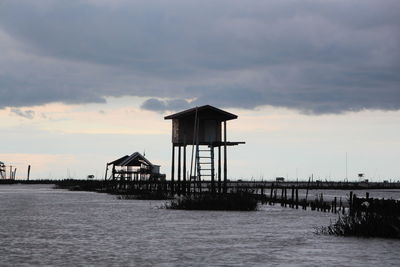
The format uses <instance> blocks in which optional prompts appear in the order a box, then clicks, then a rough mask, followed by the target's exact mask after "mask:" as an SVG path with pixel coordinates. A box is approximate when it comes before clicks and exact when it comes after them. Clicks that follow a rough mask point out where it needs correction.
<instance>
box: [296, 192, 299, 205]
mask: <svg viewBox="0 0 400 267" xmlns="http://www.w3.org/2000/svg"><path fill="white" fill-rule="evenodd" d="M298 208H299V189H298V188H296V209H298Z"/></svg>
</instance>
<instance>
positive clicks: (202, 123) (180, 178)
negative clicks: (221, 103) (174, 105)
mask: <svg viewBox="0 0 400 267" xmlns="http://www.w3.org/2000/svg"><path fill="white" fill-rule="evenodd" d="M237 117H238V116H237V115H235V114H232V113H229V112H226V111H224V110H221V109H218V108H216V107H213V106H210V105H205V106H201V107H195V108H191V109H188V110H184V111H182V112H178V113H175V114H172V115H169V116H166V117H165V118H164V119H166V120H172V166H171V184H172V187H171V188H172V193H174V190H176V192H177V193H178V194H181V193H183V194H186V193H190V191H192V190H193V191H194V190H197V191H201V188H202V186H201V181H205V180H210V181H211V192H212V193H215V192H216V191H218V193H222V192H223V193H226V192H227V146H234V145H238V144H244V143H245V142H228V141H227V140H226V135H227V132H226V122H227V121H228V120H233V119H237ZM188 146H190V147H191V148H192V149H191V156H190V167H189V170H190V171H189V170H187V164H186V163H187V157H186V148H187V147H188ZM221 147H222V148H223V159H222V156H221ZM215 148H217V149H218V153H217V164H215V153H214V152H215V151H214V149H215ZM176 149H177V150H178V153H177V154H178V159H177V165H178V166H177V173H175V165H176V164H175V157H176V156H175V150H176ZM182 150H183V157H182ZM222 160H223V175H221V174H222ZM216 165H217V168H215V166H216ZM215 169H217V173H216V172H215ZM176 174H177V175H176ZM175 176H176V177H175ZM216 176H217V179H218V188H216V186H215V177H216ZM222 177H223V188H222V184H221V182H222V181H221V180H222V179H221V178H222ZM175 178H177V179H176V180H175ZM175 181H177V183H176V184H175ZM188 181H189V183H187V182H188ZM193 182H194V183H193ZM196 184H197V188H196ZM191 185H192V187H191Z"/></svg>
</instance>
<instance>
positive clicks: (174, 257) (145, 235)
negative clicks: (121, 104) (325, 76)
mask: <svg viewBox="0 0 400 267" xmlns="http://www.w3.org/2000/svg"><path fill="white" fill-rule="evenodd" d="M369 192H370V197H385V198H396V199H398V198H400V190H386V191H385V190H369ZM318 193H319V192H316V191H312V192H309V194H310V195H313V194H315V195H318ZM346 194H348V192H347V191H339V190H330V191H327V192H325V195H327V196H337V197H339V196H342V197H343V199H345V197H346ZM363 194H364V192H360V195H363ZM164 207H165V201H149V200H119V199H117V198H116V196H113V195H108V194H101V193H94V192H72V191H67V190H62V189H54V186H53V185H1V186H0V266H185V267H186V266H399V265H400V240H395V239H383V238H357V237H337V236H327V235H321V234H318V233H317V231H316V229H317V228H319V227H321V226H326V225H328V224H329V223H330V222H333V221H335V220H336V218H337V216H338V215H336V214H332V213H323V212H317V211H311V210H307V211H304V210H301V209H298V210H296V209H291V208H284V207H281V206H280V205H275V206H270V205H260V206H259V209H258V211H251V212H231V211H229V212H224V211H182V210H168V209H165V208H164Z"/></svg>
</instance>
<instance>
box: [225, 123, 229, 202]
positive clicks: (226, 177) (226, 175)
mask: <svg viewBox="0 0 400 267" xmlns="http://www.w3.org/2000/svg"><path fill="white" fill-rule="evenodd" d="M227 183H228V159H227V151H226V121H224V194H226V192H227Z"/></svg>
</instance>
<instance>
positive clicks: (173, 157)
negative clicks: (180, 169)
mask: <svg viewBox="0 0 400 267" xmlns="http://www.w3.org/2000/svg"><path fill="white" fill-rule="evenodd" d="M174 179H175V145H174V144H172V166H171V195H172V196H173V195H174Z"/></svg>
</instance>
